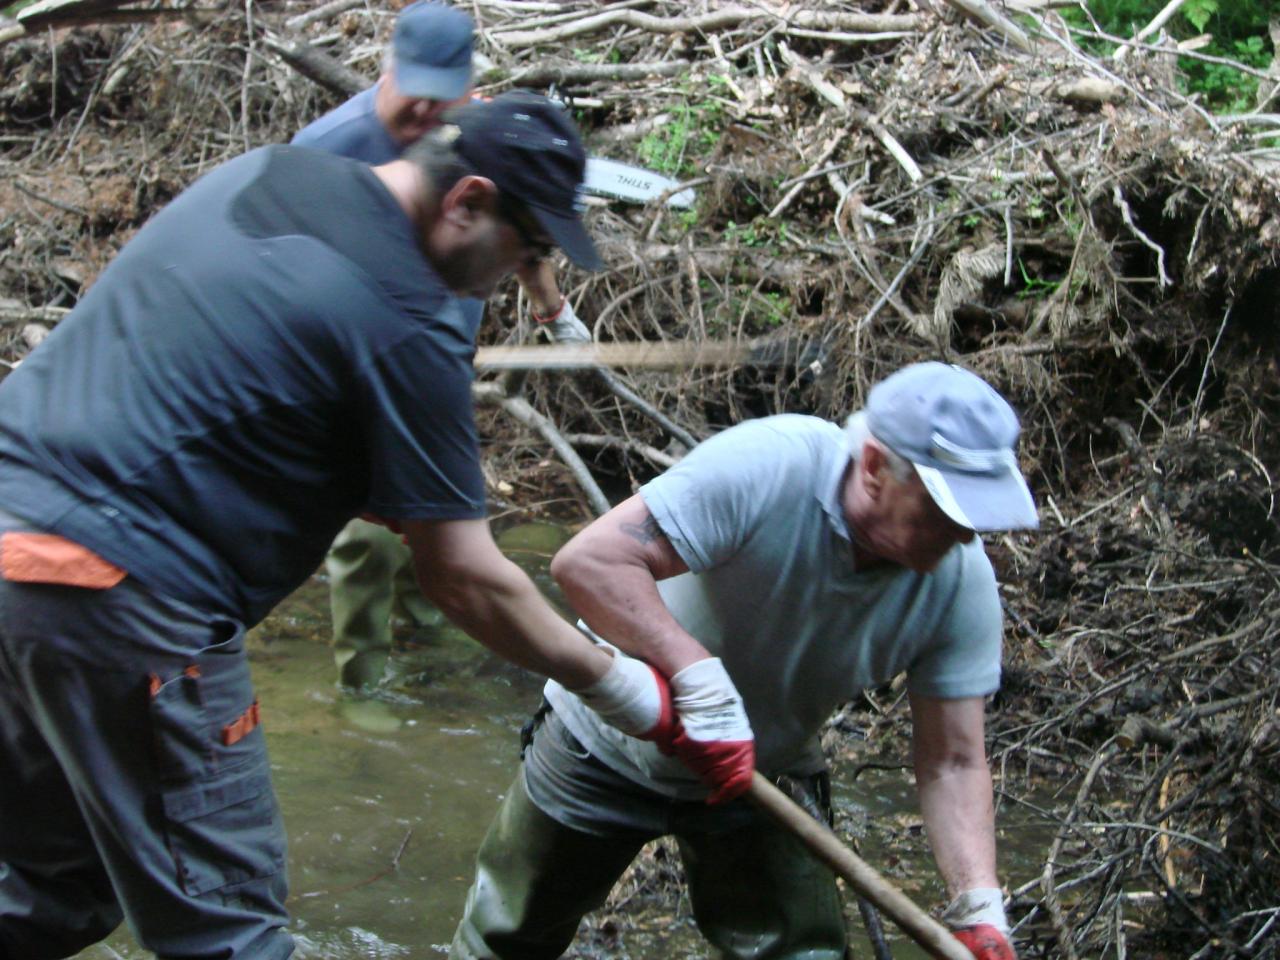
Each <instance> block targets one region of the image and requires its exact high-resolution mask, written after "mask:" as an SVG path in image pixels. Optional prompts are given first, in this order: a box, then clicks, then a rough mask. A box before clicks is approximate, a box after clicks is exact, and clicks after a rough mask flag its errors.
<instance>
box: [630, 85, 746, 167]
mask: <svg viewBox="0 0 1280 960" xmlns="http://www.w3.org/2000/svg"><path fill="white" fill-rule="evenodd" d="M711 79H712V81H715V80H716V79H718V78H716V77H712V78H711ZM723 82H724V81H723V80H722V79H721V83H723ZM712 85H713V86H714V85H715V84H714V82H713V84H712ZM723 112H724V108H723V107H721V105H720V104H719V103H717V102H716V101H715V100H712V99H710V98H706V99H701V100H696V101H693V102H689V101H687V100H686V102H684V103H682V104H680V105H679V106H678V107H676V108H675V109H674V110H673V111H672V117H671V120H670V121H669V122H668V123H665V124H663V125H662V126H661V127H659V128H658V129H657V130H654V131H652V132H650V133H648V134H646V135H645V136H644V138H643V139H642V140H641V141H640V143H639V146H638V147H637V148H636V149H637V153H639V155H640V160H641V162H642V163H643V164H644V165H645V166H647V167H649V168H651V169H653V170H657V171H658V172H659V173H665V174H666V175H667V176H670V177H677V178H679V177H681V176H687V175H689V174H693V173H696V172H697V163H696V161H697V160H698V159H699V158H700V157H702V156H705V155H706V154H708V153H710V152H711V151H712V150H713V149H715V146H716V144H718V143H719V142H720V121H721V116H722V114H723Z"/></svg>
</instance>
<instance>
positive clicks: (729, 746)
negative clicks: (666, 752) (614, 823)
mask: <svg viewBox="0 0 1280 960" xmlns="http://www.w3.org/2000/svg"><path fill="white" fill-rule="evenodd" d="M671 693H672V702H673V703H674V704H675V708H676V736H675V740H674V741H673V746H674V747H675V754H676V756H677V757H679V758H680V759H681V760H683V761H684V763H685V765H686V766H687V767H689V768H690V769H691V770H693V772H694V773H696V774H697V775H698V778H699V779H700V780H701V781H702V782H703V783H704V784H706V785H707V786H708V787H710V788H711V795H710V796H709V797H707V803H710V804H717V803H724V802H725V801H727V800H732V799H733V798H734V797H737V796H740V795H741V794H743V793H745V792H746V789H747V787H749V786H750V785H751V774H752V772H753V771H754V770H755V766H756V745H755V736H754V735H753V734H752V732H751V724H750V723H749V722H748V721H747V711H746V710H745V709H744V708H743V705H742V697H741V696H739V694H738V691H737V688H735V687H734V685H733V681H732V680H730V679H729V674H728V673H727V672H726V671H725V669H724V664H723V663H721V662H720V658H719V657H708V658H707V659H705V660H699V661H697V662H696V663H692V664H690V665H689V666H687V667H685V668H684V669H683V670H681V671H680V672H679V673H677V674H676V675H675V676H674V677H672V678H671Z"/></svg>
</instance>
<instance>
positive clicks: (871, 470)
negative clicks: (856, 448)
mask: <svg viewBox="0 0 1280 960" xmlns="http://www.w3.org/2000/svg"><path fill="white" fill-rule="evenodd" d="M857 463H858V470H859V472H860V473H861V475H862V487H863V489H864V490H866V491H867V494H868V496H870V497H871V498H872V499H873V500H875V499H878V498H879V496H880V492H881V491H882V490H883V489H884V483H885V478H886V477H887V476H888V475H889V458H888V457H886V456H885V453H884V450H882V449H881V447H880V444H878V443H876V442H875V441H874V440H871V439H868V440H866V441H865V442H864V443H863V444H862V456H860V457H859V458H858V461H857Z"/></svg>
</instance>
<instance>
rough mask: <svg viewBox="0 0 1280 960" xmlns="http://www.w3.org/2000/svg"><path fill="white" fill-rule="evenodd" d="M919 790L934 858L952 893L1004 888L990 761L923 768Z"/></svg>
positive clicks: (919, 775) (920, 773) (918, 772)
mask: <svg viewBox="0 0 1280 960" xmlns="http://www.w3.org/2000/svg"><path fill="white" fill-rule="evenodd" d="M917 789H918V791H919V795H920V810H921V813H922V814H923V815H924V824H925V830H926V832H927V833H928V836H929V844H930V846H931V847H932V848H933V858H934V860H935V861H936V862H937V864H938V872H939V873H941V874H942V879H943V880H944V881H945V883H946V885H947V891H948V893H949V895H951V896H955V895H956V894H958V893H959V892H961V891H963V890H969V889H972V888H974V887H998V886H999V885H1000V884H999V882H998V881H997V879H996V840H995V811H994V807H993V805H992V795H991V773H990V771H989V770H988V769H987V767H986V766H985V764H984V765H976V766H965V767H951V768H947V769H945V770H942V771H928V770H926V771H921V770H919V769H917Z"/></svg>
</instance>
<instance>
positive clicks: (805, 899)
mask: <svg viewBox="0 0 1280 960" xmlns="http://www.w3.org/2000/svg"><path fill="white" fill-rule="evenodd" d="M526 776H528V777H531V778H532V777H536V778H537V783H536V787H533V788H526V781H525V778H526ZM804 779H805V782H812V781H813V780H814V779H816V778H812V777H810V778H804ZM529 789H535V790H536V792H537V793H538V795H539V796H540V798H543V799H545V797H549V796H551V795H552V794H557V795H558V797H557V799H556V800H554V801H552V803H553V804H555V805H562V807H563V809H564V810H565V811H567V813H566V818H567V819H574V820H577V821H581V820H582V818H583V816H584V815H592V816H595V817H596V822H595V824H594V829H595V830H596V831H598V832H587V831H586V830H585V829H574V828H571V827H568V826H565V825H563V824H561V823H559V822H558V821H557V820H555V819H553V818H552V817H551V816H549V815H548V814H547V813H544V812H543V810H542V809H540V808H539V805H538V804H537V803H535V802H534V800H533V799H532V798H531V797H530V795H529ZM667 834H670V835H674V836H675V838H676V840H677V843H678V844H679V848H680V853H681V857H682V859H683V861H684V867H685V873H686V875H687V877H688V884H689V898H690V901H691V903H692V905H693V913H694V918H695V919H696V920H697V923H698V927H699V929H700V930H701V931H702V934H703V935H704V936H705V937H706V938H707V940H708V941H710V943H711V944H712V945H713V946H714V947H716V948H717V949H718V950H719V951H720V952H721V955H722V956H724V957H726V958H730V960H842V958H843V957H844V956H845V926H844V916H843V912H842V909H841V904H840V898H839V894H838V891H837V889H836V884H835V878H834V877H833V875H832V874H831V872H830V871H829V870H828V869H827V868H826V867H824V866H822V865H821V864H819V863H818V862H817V861H815V860H814V859H813V858H812V857H811V856H810V855H809V853H808V852H807V851H806V850H805V849H804V848H803V847H802V846H801V844H800V843H799V841H797V840H796V839H795V838H794V837H793V836H792V835H791V834H790V833H788V832H786V831H785V830H784V829H783V828H781V827H778V826H776V825H775V824H774V823H773V822H772V821H771V820H769V819H768V818H767V817H766V816H765V815H764V814H762V813H759V812H758V811H756V810H755V809H754V808H753V807H751V806H750V805H749V804H748V803H747V802H746V801H735V802H734V803H731V804H727V805H725V806H723V807H708V806H706V805H705V804H703V803H696V802H688V801H674V800H671V799H669V798H667V797H664V796H662V795H660V794H657V793H654V792H652V791H649V790H646V789H644V788H642V787H640V786H639V785H637V784H635V783H632V782H631V781H629V780H626V779H625V778H623V777H621V776H619V775H618V774H616V773H613V772H612V771H611V770H609V769H608V768H607V767H604V765H603V764H601V763H599V761H596V760H595V759H594V758H592V757H591V756H590V755H588V754H586V752H585V751H584V750H583V749H582V747H581V745H579V744H578V742H577V741H576V740H575V739H574V738H573V736H572V734H570V733H569V732H568V731H567V730H566V729H565V728H564V726H563V724H561V723H560V721H559V719H558V718H557V717H556V715H555V713H554V712H552V713H550V714H549V715H548V717H547V720H546V723H545V724H544V725H543V726H542V727H541V729H539V730H538V731H537V733H536V735H535V737H534V740H533V745H532V748H531V749H530V750H529V751H528V755H527V756H526V758H525V763H524V766H523V767H522V769H521V771H520V773H518V774H517V775H516V779H515V782H514V783H512V785H511V788H510V789H509V790H508V791H507V794H506V797H505V799H504V800H503V802H502V806H501V808H500V809H499V811H498V815H497V817H496V818H495V819H494V821H493V823H492V825H491V826H490V828H489V832H488V834H487V835H486V836H485V839H484V841H483V843H482V844H481V847H480V851H479V853H478V855H477V858H476V876H475V881H474V882H473V884H472V886H471V890H470V891H469V892H468V894H467V902H466V908H465V913H464V916H463V919H462V922H461V923H460V924H459V926H458V930H457V932H456V934H455V935H454V940H453V944H452V946H451V949H450V953H449V956H450V957H451V960H553V958H555V957H559V956H560V955H561V954H562V953H564V951H565V950H566V949H568V947H569V944H570V943H571V942H572V940H573V937H574V935H575V933H576V932H577V929H578V924H579V921H580V920H581V919H582V916H583V914H585V913H587V912H589V911H591V910H594V909H596V908H598V907H600V906H601V905H602V904H603V903H604V901H605V898H606V897H607V896H608V894H609V891H610V890H611V889H612V888H613V885H614V883H615V882H616V881H617V879H618V877H619V876H621V874H622V872H623V871H624V870H625V869H626V867H627V865H628V864H630V862H631V861H632V859H634V857H635V855H636V854H637V853H638V852H639V850H640V848H641V847H642V846H643V845H644V844H645V843H646V842H648V841H649V840H652V839H655V838H657V837H659V836H663V835H667Z"/></svg>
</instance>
